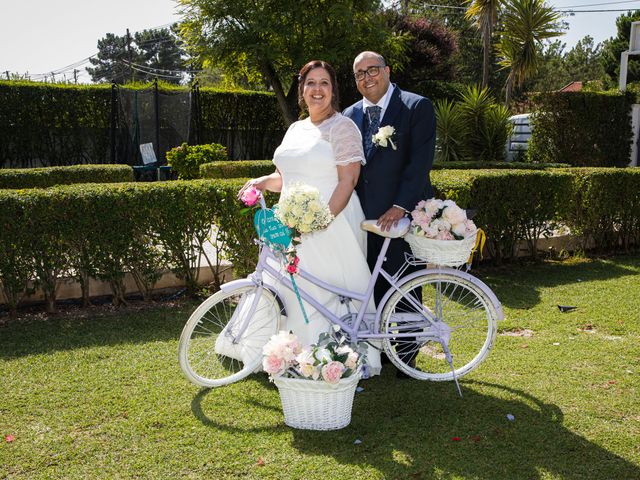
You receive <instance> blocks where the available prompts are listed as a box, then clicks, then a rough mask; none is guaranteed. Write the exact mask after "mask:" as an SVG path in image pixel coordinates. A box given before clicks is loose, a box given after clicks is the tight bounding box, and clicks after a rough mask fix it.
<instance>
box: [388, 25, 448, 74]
mask: <svg viewBox="0 0 640 480" xmlns="http://www.w3.org/2000/svg"><path fill="white" fill-rule="evenodd" d="M391 28H392V30H393V31H395V32H401V33H406V34H408V43H407V47H408V48H407V54H406V55H407V59H406V60H405V62H404V63H405V64H406V67H405V68H404V69H403V70H402V71H401V72H397V73H396V74H395V75H394V79H395V81H396V82H398V83H399V84H404V85H415V84H416V83H418V82H420V81H422V80H453V79H454V77H455V64H454V63H453V61H452V60H453V56H454V54H455V53H456V52H457V49H458V46H457V39H456V37H457V36H456V34H455V33H454V32H453V31H452V30H450V29H448V28H447V27H446V26H445V25H444V23H442V22H441V21H440V20H439V19H437V18H434V19H427V18H421V17H410V16H406V15H398V16H396V17H395V18H392V27H391Z"/></svg>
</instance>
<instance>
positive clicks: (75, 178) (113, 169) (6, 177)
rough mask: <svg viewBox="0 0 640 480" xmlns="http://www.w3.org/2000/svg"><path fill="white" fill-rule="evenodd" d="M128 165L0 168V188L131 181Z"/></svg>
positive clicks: (130, 169)
mask: <svg viewBox="0 0 640 480" xmlns="http://www.w3.org/2000/svg"><path fill="white" fill-rule="evenodd" d="M132 181H133V169H132V168H131V167H130V166H129V165H110V164H106V165H69V166H63V167H43V168H7V169H0V188H15V189H19V188H47V187H52V186H54V185H69V184H72V183H118V182H132Z"/></svg>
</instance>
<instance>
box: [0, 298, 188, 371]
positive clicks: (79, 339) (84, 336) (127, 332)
mask: <svg viewBox="0 0 640 480" xmlns="http://www.w3.org/2000/svg"><path fill="white" fill-rule="evenodd" d="M196 306H197V304H196V303H194V302H191V303H187V302H185V303H181V304H179V305H174V304H171V305H166V304H165V305H163V304H161V303H159V304H157V306H155V305H154V306H152V307H151V308H148V309H146V310H136V311H126V310H125V311H118V310H113V311H111V312H108V313H105V312H106V311H105V310H104V309H98V308H96V309H95V310H86V311H84V313H82V314H79V315H52V316H49V317H47V316H46V315H44V314H43V315H41V316H37V317H32V318H28V319H26V320H25V319H17V320H12V321H10V322H9V324H8V325H5V326H3V327H0V358H2V359H5V360H9V359H11V358H17V357H22V356H26V355H37V354H44V353H51V352H56V351H62V350H74V349H82V348H87V347H93V346H105V345H119V344H131V343H146V342H155V341H172V340H176V341H177V339H178V338H179V337H180V332H181V331H182V328H183V327H184V324H185V323H186V321H187V319H188V318H189V315H190V314H191V312H192V311H193V310H194V309H195V308H196ZM92 312H95V313H92Z"/></svg>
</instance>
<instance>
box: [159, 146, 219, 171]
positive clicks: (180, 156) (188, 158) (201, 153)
mask: <svg viewBox="0 0 640 480" xmlns="http://www.w3.org/2000/svg"><path fill="white" fill-rule="evenodd" d="M226 159H227V149H226V148H225V147H223V146H222V145H219V144H217V143H212V144H209V145H187V144H186V143H183V144H182V145H180V146H179V147H175V148H172V149H171V150H169V151H168V152H167V163H168V164H169V165H170V166H171V168H172V169H173V170H174V171H175V172H176V173H177V174H178V178H179V179H180V180H192V179H194V178H200V166H201V165H204V164H205V163H210V162H216V161H221V160H226Z"/></svg>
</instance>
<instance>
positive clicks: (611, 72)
mask: <svg viewBox="0 0 640 480" xmlns="http://www.w3.org/2000/svg"><path fill="white" fill-rule="evenodd" d="M637 21H640V11H639V10H636V11H629V12H627V13H623V14H622V15H620V16H619V17H618V18H617V19H616V29H617V35H616V36H615V37H611V38H610V39H609V40H605V41H604V43H603V46H602V65H603V66H604V69H605V72H606V73H607V75H608V76H609V80H610V82H611V83H612V84H614V85H617V84H618V79H619V78H620V54H621V53H622V52H624V51H625V50H628V49H629V37H630V36H631V23H632V22H637ZM638 58H639V57H634V56H630V57H629V66H628V70H627V82H629V83H630V82H637V81H640V60H639V59H638Z"/></svg>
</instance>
